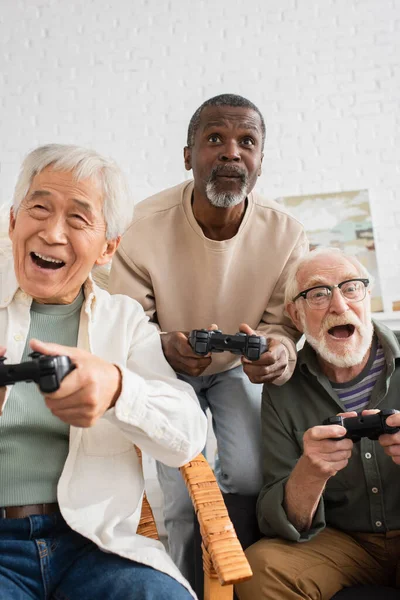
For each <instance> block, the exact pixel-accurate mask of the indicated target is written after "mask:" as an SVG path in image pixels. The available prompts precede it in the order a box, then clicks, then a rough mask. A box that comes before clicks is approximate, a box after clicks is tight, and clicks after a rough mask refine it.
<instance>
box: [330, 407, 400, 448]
mask: <svg viewBox="0 0 400 600" xmlns="http://www.w3.org/2000/svg"><path fill="white" fill-rule="evenodd" d="M396 412H397V411H395V410H394V409H393V408H384V409H383V410H381V411H380V412H378V413H376V414H374V415H361V414H360V415H357V416H356V417H329V419H325V421H324V422H323V425H342V426H343V427H345V428H346V429H347V433H346V435H345V436H343V437H342V438H335V439H338V440H343V439H344V438H349V439H350V440H352V441H353V442H359V441H360V439H361V438H362V437H367V438H369V439H370V440H377V439H378V437H379V436H380V435H382V434H383V433H397V432H398V431H400V427H390V426H389V425H386V419H387V418H388V417H389V416H390V415H394V414H395V413H396Z"/></svg>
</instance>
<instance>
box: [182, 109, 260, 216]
mask: <svg viewBox="0 0 400 600" xmlns="http://www.w3.org/2000/svg"><path fill="white" fill-rule="evenodd" d="M184 157H185V167H186V169H187V170H190V169H192V170H193V177H194V189H195V194H198V195H200V196H201V197H203V198H206V199H207V200H208V201H209V202H210V203H211V204H213V206H217V207H223V208H227V207H229V206H235V205H236V204H239V203H240V202H243V201H244V200H245V198H246V196H247V194H248V193H249V192H250V191H251V190H252V189H253V187H254V185H255V183H256V181H257V177H258V176H259V175H260V174H261V163H262V159H263V154H262V127H261V119H260V116H259V115H258V113H257V112H256V111H255V110H252V109H250V108H243V107H233V106H206V107H205V108H204V109H203V110H202V112H201V115H200V122H199V127H198V129H197V131H196V135H195V138H194V143H193V146H191V147H190V148H189V147H186V148H185V150H184Z"/></svg>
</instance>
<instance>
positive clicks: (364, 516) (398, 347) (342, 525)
mask: <svg viewBox="0 0 400 600" xmlns="http://www.w3.org/2000/svg"><path fill="white" fill-rule="evenodd" d="M374 328H375V333H376V335H377V336H378V338H379V340H380V342H381V344H382V347H383V350H384V355H385V361H386V368H384V369H383V371H382V373H381V374H380V376H379V378H378V380H377V382H376V384H375V387H374V388H373V390H372V394H371V398H370V402H369V404H368V406H367V407H366V408H378V409H382V408H395V409H398V410H400V344H399V340H400V332H396V333H395V332H392V331H391V330H390V329H388V328H387V327H385V326H384V325H382V324H380V323H377V322H374ZM344 410H345V409H344V406H343V404H342V403H341V402H340V400H339V398H338V396H337V394H336V393H335V392H334V390H333V388H332V386H331V384H330V382H329V380H328V379H327V377H326V376H325V375H323V374H322V372H321V369H320V367H319V364H318V361H317V358H316V354H315V352H314V350H313V349H312V348H311V346H310V345H309V344H307V343H305V345H304V347H303V348H302V350H300V352H299V355H298V360H297V366H296V369H295V371H294V374H293V376H292V377H291V379H290V380H289V381H288V382H287V383H285V384H284V385H283V386H281V387H277V386H274V385H265V386H264V390H263V402H262V435H263V439H262V441H263V474H264V487H263V489H262V490H261V493H260V496H259V499H258V504H257V514H258V522H259V526H260V529H261V531H262V532H263V533H264V534H265V535H266V536H272V537H276V536H278V537H282V538H285V539H287V540H292V541H298V542H302V541H307V540H309V539H311V538H312V537H313V536H315V535H316V534H318V533H319V532H320V531H322V530H323V529H324V527H325V526H328V525H329V526H330V527H334V528H336V529H340V530H342V531H349V532H351V531H357V532H369V533H384V532H386V531H389V530H393V529H400V466H399V465H395V464H394V462H393V461H392V459H391V458H390V457H389V456H387V455H386V454H385V453H384V451H383V448H382V447H381V446H380V444H379V442H378V441H372V440H369V439H368V438H362V439H361V441H360V442H357V443H355V444H354V446H353V450H352V455H351V458H350V460H349V463H348V465H347V466H346V467H345V468H344V469H343V470H341V471H339V472H338V473H337V474H336V475H335V476H334V477H331V478H330V479H329V480H328V482H327V484H326V488H325V490H324V493H323V495H322V498H321V500H320V502H319V504H318V508H317V510H316V513H315V516H314V519H313V522H312V525H311V527H310V529H309V530H307V531H303V532H301V533H300V532H299V531H297V529H296V528H295V527H294V526H293V525H292V524H291V523H290V522H289V521H288V518H287V515H286V512H285V509H284V507H283V501H284V493H285V485H286V481H287V480H288V478H289V475H290V473H291V472H292V470H293V468H294V466H295V465H296V462H297V460H298V459H299V458H300V456H301V455H302V453H303V435H304V433H305V431H307V429H309V428H310V427H314V426H315V425H321V424H322V422H323V421H324V419H326V418H327V417H331V416H333V415H336V414H337V413H339V412H344Z"/></svg>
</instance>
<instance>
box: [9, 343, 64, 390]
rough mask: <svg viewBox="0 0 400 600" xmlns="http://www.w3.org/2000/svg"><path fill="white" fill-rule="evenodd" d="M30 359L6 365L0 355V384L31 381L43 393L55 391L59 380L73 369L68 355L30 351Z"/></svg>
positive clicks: (59, 382) (58, 385) (59, 383)
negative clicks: (50, 354) (49, 354)
mask: <svg viewBox="0 0 400 600" xmlns="http://www.w3.org/2000/svg"><path fill="white" fill-rule="evenodd" d="M29 356H30V357H31V358H32V360H28V361H26V362H23V363H20V364H15V365H7V364H5V362H4V361H5V360H6V357H5V356H2V357H0V386H4V385H13V384H14V383H17V382H18V381H27V382H30V381H33V382H35V383H37V384H38V385H39V388H40V391H41V392H43V393H45V394H50V393H51V392H55V391H56V390H58V388H59V387H60V385H61V381H62V380H63V379H64V377H65V376H66V375H68V373H70V372H71V371H73V370H74V369H75V365H74V364H72V362H71V359H70V358H69V356H48V355H46V354H40V352H31V353H30V355H29Z"/></svg>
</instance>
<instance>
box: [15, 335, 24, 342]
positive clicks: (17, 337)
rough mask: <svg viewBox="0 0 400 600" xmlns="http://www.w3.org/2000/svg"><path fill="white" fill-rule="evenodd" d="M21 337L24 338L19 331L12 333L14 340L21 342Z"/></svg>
mask: <svg viewBox="0 0 400 600" xmlns="http://www.w3.org/2000/svg"><path fill="white" fill-rule="evenodd" d="M23 339H24V336H23V335H22V334H21V333H16V334H15V335H14V340H15V341H16V342H22V340H23Z"/></svg>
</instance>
